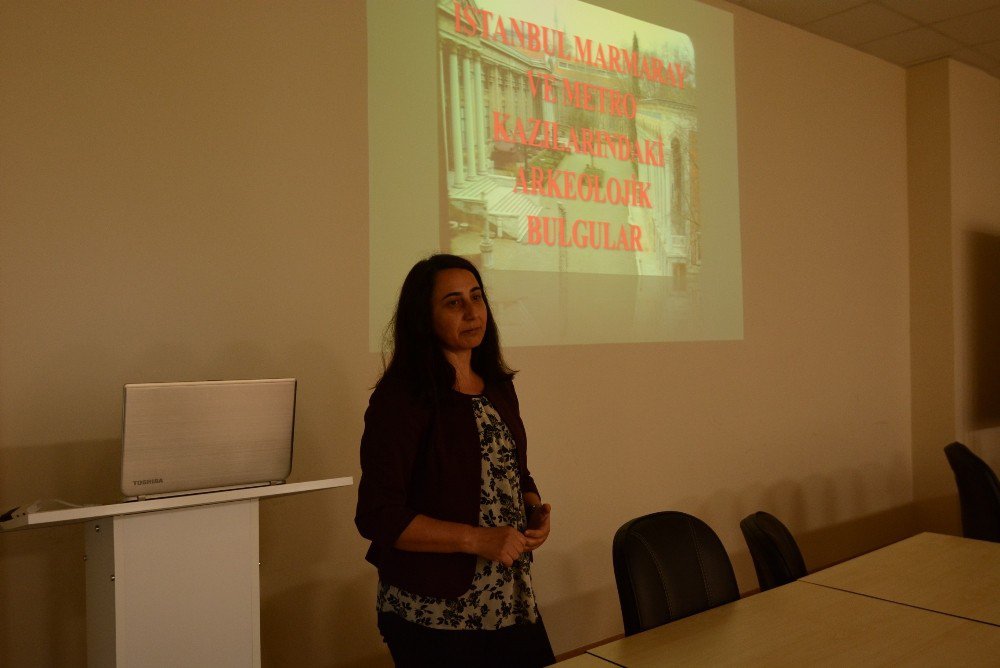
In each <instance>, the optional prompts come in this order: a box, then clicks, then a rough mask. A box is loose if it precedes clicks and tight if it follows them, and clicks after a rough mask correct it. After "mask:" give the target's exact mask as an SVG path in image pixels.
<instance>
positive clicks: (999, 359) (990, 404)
mask: <svg viewBox="0 0 1000 668" xmlns="http://www.w3.org/2000/svg"><path fill="white" fill-rule="evenodd" d="M967 243H968V246H967V248H968V253H969V258H968V260H969V261H968V267H969V276H968V282H967V285H968V286H969V290H970V292H969V302H968V308H969V327H970V332H969V341H970V346H971V350H970V356H969V365H970V369H969V377H970V378H971V380H972V400H971V402H970V404H971V405H970V410H971V412H972V416H971V417H972V425H973V427H974V428H976V429H986V428H989V427H997V426H1000V344H998V337H1000V236H998V235H996V234H989V233H986V232H970V233H968V238H967Z"/></svg>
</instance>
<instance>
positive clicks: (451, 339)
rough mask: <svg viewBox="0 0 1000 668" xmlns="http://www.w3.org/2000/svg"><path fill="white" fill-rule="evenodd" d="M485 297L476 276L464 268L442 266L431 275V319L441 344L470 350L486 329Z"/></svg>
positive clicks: (451, 348)
mask: <svg viewBox="0 0 1000 668" xmlns="http://www.w3.org/2000/svg"><path fill="white" fill-rule="evenodd" d="M486 318H487V316H486V300H485V298H484V296H483V289H482V288H481V287H479V283H478V282H477V281H476V277H475V276H473V275H472V272H471V271H468V270H466V269H444V270H442V271H439V272H438V273H437V276H435V278H434V292H433V293H432V294H431V320H432V321H433V323H434V333H435V334H437V337H438V340H439V341H440V342H441V347H443V348H444V349H445V350H447V351H451V352H461V351H464V350H472V349H473V348H475V347H476V346H478V345H479V344H480V343H482V342H483V335H484V334H485V333H486Z"/></svg>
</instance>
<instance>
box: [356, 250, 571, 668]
mask: <svg viewBox="0 0 1000 668" xmlns="http://www.w3.org/2000/svg"><path fill="white" fill-rule="evenodd" d="M392 331H393V341H392V345H393V351H392V358H391V359H390V360H389V363H388V365H387V367H386V369H385V372H384V373H383V374H382V378H381V379H380V380H379V382H378V384H377V385H376V386H375V390H374V392H373V393H372V396H371V400H370V402H369V405H368V410H367V412H366V413H365V432H364V436H362V438H361V482H360V483H359V485H358V508H357V515H356V517H355V522H356V524H357V526H358V530H359V531H360V532H361V535H363V536H364V537H365V538H367V539H368V540H370V541H371V542H372V544H371V547H370V548H369V550H368V555H367V559H368V561H370V562H371V563H373V564H374V565H375V566H376V567H377V568H378V572H379V584H378V595H377V609H378V624H379V630H380V631H381V633H382V637H383V638H384V640H385V642H386V644H387V645H388V646H389V650H390V652H391V653H392V657H393V660H394V661H395V662H396V665H397V666H424V665H428V666H429V665H433V666H544V665H548V664H549V663H552V662H553V661H554V658H553V655H552V648H551V646H550V645H549V641H548V636H547V635H546V633H545V627H544V626H543V625H542V620H541V617H540V616H539V614H538V606H537V605H536V603H535V594H534V589H533V587H532V581H531V552H532V551H533V550H535V549H537V548H538V547H539V546H540V545H542V543H544V542H545V539H546V538H548V535H549V511H550V507H549V505H548V504H542V503H541V499H540V497H539V495H538V488H537V487H536V486H535V482H534V480H532V478H531V475H530V474H529V473H528V466H527V452H526V447H527V443H526V439H525V433H524V425H523V424H522V423H521V417H520V414H519V412H518V403H517V395H516V394H515V393H514V385H513V383H512V378H513V376H514V373H513V372H512V371H511V370H510V368H508V367H507V365H506V364H505V363H504V361H503V356H502V355H501V352H500V343H499V335H498V333H497V328H496V325H495V323H494V322H493V315H492V313H491V311H490V307H489V302H488V301H487V299H486V293H485V292H484V291H483V284H482V279H481V278H480V276H479V272H478V271H477V270H476V268H475V266H474V265H472V263H470V262H468V261H467V260H465V259H463V258H460V257H457V256H454V255H433V256H431V257H429V258H427V259H426V260H421V261H420V262H418V263H417V264H416V265H414V267H413V268H412V269H411V270H410V273H409V274H408V275H407V277H406V279H405V280H404V282H403V287H402V289H401V291H400V296H399V303H398V304H397V306H396V313H395V316H394V317H393V322H392Z"/></svg>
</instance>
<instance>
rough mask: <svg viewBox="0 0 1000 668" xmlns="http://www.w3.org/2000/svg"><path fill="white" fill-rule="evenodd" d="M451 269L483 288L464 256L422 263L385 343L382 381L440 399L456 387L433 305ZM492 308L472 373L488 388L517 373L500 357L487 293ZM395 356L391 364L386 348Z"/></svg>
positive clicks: (406, 283) (409, 278)
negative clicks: (444, 274) (442, 279)
mask: <svg viewBox="0 0 1000 668" xmlns="http://www.w3.org/2000/svg"><path fill="white" fill-rule="evenodd" d="M446 269H464V270H466V271H468V272H469V273H471V274H472V275H473V276H475V277H476V282H477V283H478V284H479V287H480V288H483V279H482V276H480V275H479V270H478V269H476V266H475V265H474V264H472V263H471V262H469V261H468V260H466V259H465V258H463V257H459V256H457V255H448V254H445V253H439V254H437V255H431V256H430V257H428V258H426V259H423V260H420V261H419V262H417V263H416V264H415V265H413V268H412V269H410V273H408V274H407V275H406V279H404V280H403V287H402V288H400V290H399V301H398V302H397V304H396V312H395V313H394V314H393V316H392V320H390V321H389V325H388V327H387V328H386V335H385V338H384V344H383V366H384V370H383V372H382V377H381V378H380V379H379V383H381V382H382V381H383V380H385V379H388V378H393V379H398V380H401V381H403V382H405V383H407V384H408V385H410V387H411V389H412V390H413V391H414V393H415V394H417V395H419V396H424V397H428V398H430V397H437V396H440V394H441V393H442V392H444V391H446V390H449V389H451V388H452V387H453V386H454V384H455V369H454V367H452V366H451V364H450V363H449V362H448V360H447V359H446V358H445V356H444V353H443V352H442V350H441V342H440V341H439V340H438V337H437V334H435V332H434V322H433V318H432V315H431V313H432V304H431V300H432V297H433V295H434V283H435V281H436V280H437V275H438V273H439V272H441V271H444V270H446ZM483 301H484V303H485V304H486V331H485V333H484V334H483V342H482V343H480V344H479V345H478V346H477V347H476V348H474V349H473V351H472V370H473V371H475V372H476V373H477V374H479V375H480V376H482V378H483V380H485V381H486V382H487V383H497V382H504V381H508V380H510V379H511V378H513V377H514V373H515V371H514V370H513V369H511V368H510V367H509V366H507V363H506V362H505V361H504V359H503V354H502V353H501V352H500V333H499V331H498V330H497V326H496V322H495V321H494V319H493V310H492V309H491V308H490V301H489V299H488V297H487V296H486V290H485V288H483ZM388 348H391V349H392V354H391V357H390V358H389V361H388V363H386V362H385V357H384V355H385V349H388Z"/></svg>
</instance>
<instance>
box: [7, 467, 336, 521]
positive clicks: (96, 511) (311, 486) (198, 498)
mask: <svg viewBox="0 0 1000 668" xmlns="http://www.w3.org/2000/svg"><path fill="white" fill-rule="evenodd" d="M353 484H354V479H353V478H350V477H346V478H328V479H326V480H310V481H308V482H290V483H285V484H283V485H265V486H262V487H245V488H242V489H230V490H225V491H219V492H204V493H202V494H187V495H184V496H171V497H168V498H163V499H149V500H146V501H127V502H125V503H114V504H110V505H104V506H83V507H80V508H66V509H61V510H48V511H41V512H37V513H29V514H27V515H22V516H21V517H17V518H14V519H12V520H8V521H7V522H2V523H0V528H2V529H3V530H5V531H10V530H13V529H23V528H27V527H37V526H50V525H56V524H71V523H75V522H86V521H87V520H93V519H97V518H100V517H112V516H115V515H132V514H135V513H149V512H153V511H156V510H171V509H174V508H191V507H193V506H206V505H211V504H215V503H228V502H230V501H242V500H246V499H261V498H265V497H268V496H285V495H288V494H301V493H303V492H313V491H317V490H321V489H330V488H333V487H345V486H348V485H353Z"/></svg>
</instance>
